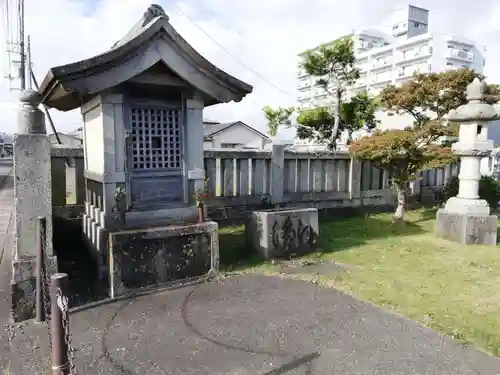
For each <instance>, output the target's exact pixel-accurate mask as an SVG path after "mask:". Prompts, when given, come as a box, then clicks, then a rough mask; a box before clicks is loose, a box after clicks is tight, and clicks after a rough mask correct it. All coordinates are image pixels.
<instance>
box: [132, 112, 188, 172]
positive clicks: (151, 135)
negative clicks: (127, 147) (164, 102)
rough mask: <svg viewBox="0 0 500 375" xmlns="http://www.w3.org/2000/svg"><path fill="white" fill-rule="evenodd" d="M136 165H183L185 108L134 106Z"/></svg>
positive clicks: (148, 167) (141, 167)
mask: <svg viewBox="0 0 500 375" xmlns="http://www.w3.org/2000/svg"><path fill="white" fill-rule="evenodd" d="M130 116H131V118H130V125H131V142H132V145H131V146H132V168H133V169H135V170H156V169H171V170H172V169H175V170H178V169H180V168H181V163H182V161H181V153H182V146H181V145H182V143H181V138H182V137H181V118H182V117H181V110H180V109H177V108H176V109H174V108H132V109H131V114H130Z"/></svg>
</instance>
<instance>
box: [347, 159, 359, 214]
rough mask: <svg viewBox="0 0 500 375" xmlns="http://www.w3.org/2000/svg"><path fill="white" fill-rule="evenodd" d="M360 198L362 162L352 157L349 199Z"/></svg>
mask: <svg viewBox="0 0 500 375" xmlns="http://www.w3.org/2000/svg"><path fill="white" fill-rule="evenodd" d="M360 198H361V161H359V160H357V159H355V158H353V157H351V162H350V163H349V199H351V200H353V199H360ZM354 205H356V204H354Z"/></svg>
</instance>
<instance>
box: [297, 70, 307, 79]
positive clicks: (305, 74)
mask: <svg viewBox="0 0 500 375" xmlns="http://www.w3.org/2000/svg"><path fill="white" fill-rule="evenodd" d="M307 76H308V74H307V72H306V71H304V70H302V69H300V70H299V71H297V77H299V78H302V77H307Z"/></svg>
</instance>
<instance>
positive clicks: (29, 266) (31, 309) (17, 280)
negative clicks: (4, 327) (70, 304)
mask: <svg viewBox="0 0 500 375" xmlns="http://www.w3.org/2000/svg"><path fill="white" fill-rule="evenodd" d="M45 264H46V266H47V268H48V270H46V275H47V278H50V275H52V274H54V273H56V272H57V257H55V256H51V257H49V258H48V259H47V261H46V263H45ZM35 267H36V259H35V258H29V259H20V260H17V261H14V262H13V263H12V281H11V284H10V285H11V291H12V320H13V322H14V323H17V322H22V321H25V320H28V319H33V318H35V314H36V274H35ZM49 285H50V282H49Z"/></svg>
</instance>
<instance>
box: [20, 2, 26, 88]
mask: <svg viewBox="0 0 500 375" xmlns="http://www.w3.org/2000/svg"><path fill="white" fill-rule="evenodd" d="M18 11H19V15H18V16H19V53H20V54H21V64H20V67H19V76H20V78H21V90H25V89H26V52H25V50H24V47H25V45H24V0H18Z"/></svg>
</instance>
